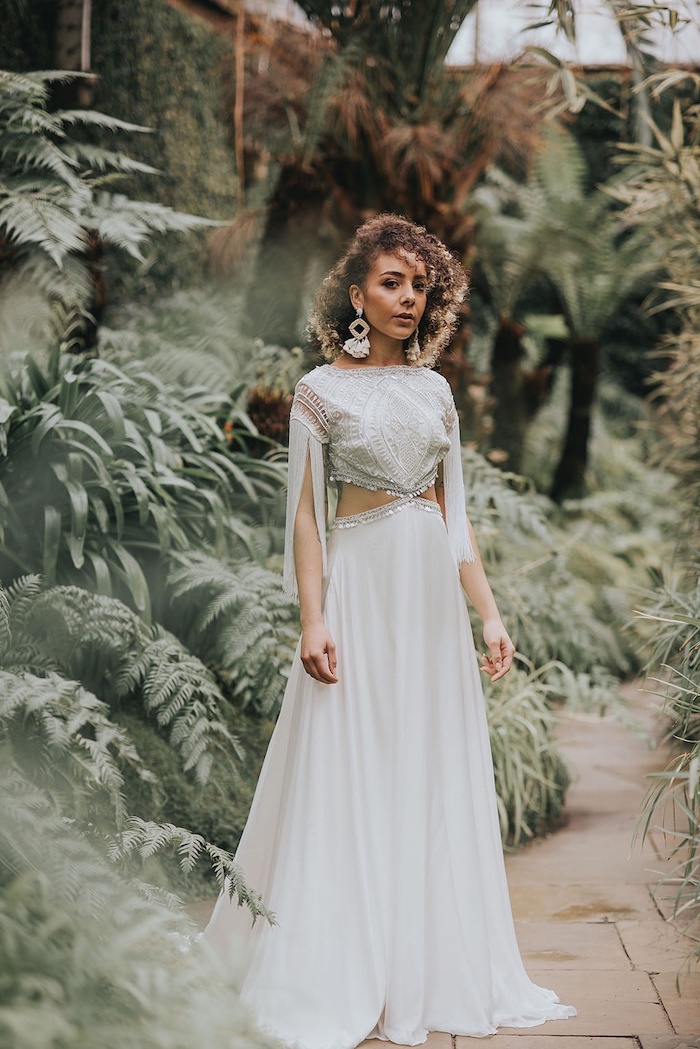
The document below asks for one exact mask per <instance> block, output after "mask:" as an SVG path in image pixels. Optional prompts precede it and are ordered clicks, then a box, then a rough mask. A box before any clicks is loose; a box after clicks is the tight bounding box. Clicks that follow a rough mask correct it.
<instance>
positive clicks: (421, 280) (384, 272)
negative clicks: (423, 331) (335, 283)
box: [350, 252, 428, 341]
mask: <svg viewBox="0 0 700 1049" xmlns="http://www.w3.org/2000/svg"><path fill="white" fill-rule="evenodd" d="M427 287H428V278H427V273H426V269H425V264H424V263H423V262H421V260H420V259H418V258H416V256H415V255H413V254H412V253H410V252H402V253H401V254H400V255H378V256H377V258H376V259H375V261H374V265H373V266H372V269H371V270H370V272H369V273H368V275H367V279H366V281H365V286H364V287H363V288H360V287H359V286H358V285H357V284H353V285H352V287H351V288H350V301H351V302H352V304H353V306H354V307H355V308H357V307H358V306H361V307H362V309H363V310H364V314H365V320H366V321H367V323H368V324H369V326H370V329H371V330H370V341H371V337H372V330H373V331H374V332H375V333H376V332H380V333H381V334H382V335H384V336H385V337H387V338H389V339H397V340H400V341H403V340H404V339H408V338H410V337H411V335H412V334H413V332H414V331H415V330H416V328H417V327H418V323H419V321H420V319H421V317H422V316H423V314H424V312H425V304H426V298H427Z"/></svg>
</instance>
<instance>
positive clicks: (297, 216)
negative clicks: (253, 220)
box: [246, 164, 326, 347]
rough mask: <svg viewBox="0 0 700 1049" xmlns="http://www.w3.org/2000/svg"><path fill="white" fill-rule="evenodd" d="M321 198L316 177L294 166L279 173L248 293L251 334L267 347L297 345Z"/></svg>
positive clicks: (319, 180)
mask: <svg viewBox="0 0 700 1049" xmlns="http://www.w3.org/2000/svg"><path fill="white" fill-rule="evenodd" d="M325 199H326V187H325V182H324V180H323V179H322V177H321V176H320V175H319V173H317V172H313V171H305V170H303V169H302V168H301V167H299V166H297V165H295V164H290V165H288V166H287V167H285V168H283V169H282V171H281V172H280V177H279V180H278V183H277V187H276V189H275V192H274V194H273V197H272V199H271V201H270V205H269V208H268V213H267V222H266V224H265V232H264V233H263V237H262V240H261V243H260V248H259V250H258V257H257V260H256V263H255V267H254V270H253V274H252V280H251V282H250V284H249V286H248V294H247V309H246V312H247V326H248V329H249V331H250V334H251V335H255V336H257V337H258V338H260V339H263V340H264V341H265V342H267V343H273V344H275V345H278V346H289V347H292V346H295V345H298V343H299V338H300V335H301V332H300V317H301V316H302V311H303V309H304V307H305V305H306V303H305V295H306V293H307V287H306V284H307V273H308V268H309V264H310V262H311V261H312V259H313V258H314V255H315V253H316V252H317V250H318V242H319V226H320V225H321V218H322V212H323V206H324V203H325Z"/></svg>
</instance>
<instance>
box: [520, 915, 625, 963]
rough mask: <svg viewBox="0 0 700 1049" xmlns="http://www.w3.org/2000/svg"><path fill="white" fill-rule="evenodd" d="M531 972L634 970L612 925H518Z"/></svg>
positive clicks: (524, 958) (535, 923)
mask: <svg viewBox="0 0 700 1049" xmlns="http://www.w3.org/2000/svg"><path fill="white" fill-rule="evenodd" d="M516 932H517V936H518V943H519V944H520V950H521V953H522V956H523V960H524V962H525V966H526V968H528V969H618V970H619V969H622V970H629V969H630V968H631V966H630V964H629V961H628V959H627V956H626V955H625V952H624V951H623V949H622V945H621V943H620V939H619V937H618V935H617V932H616V931H615V926H614V925H613V924H612V923H608V924H605V923H600V924H596V923H591V924H586V923H578V922H516Z"/></svg>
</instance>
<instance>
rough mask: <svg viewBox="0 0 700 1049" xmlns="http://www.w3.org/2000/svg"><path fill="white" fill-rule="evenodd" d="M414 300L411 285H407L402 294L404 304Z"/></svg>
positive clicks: (414, 295)
mask: <svg viewBox="0 0 700 1049" xmlns="http://www.w3.org/2000/svg"><path fill="white" fill-rule="evenodd" d="M415 298H416V294H415V292H414V290H413V285H409V286H408V287H406V288H404V292H403V299H404V302H414V301H415Z"/></svg>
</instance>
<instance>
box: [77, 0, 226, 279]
mask: <svg viewBox="0 0 700 1049" xmlns="http://www.w3.org/2000/svg"><path fill="white" fill-rule="evenodd" d="M92 65H93V69H94V70H95V72H96V73H98V74H99V81H98V84H97V88H96V95H95V108H97V109H101V110H103V111H104V112H107V113H113V114H118V115H119V116H120V117H122V119H125V120H130V121H133V122H134V123H136V124H141V125H144V126H146V127H149V128H152V129H153V133H152V134H150V135H144V136H138V137H137V139H136V141H135V140H134V136H129V137H128V141H127V140H126V138H125V141H124V142H123V143H122V142H118V143H116V146H117V148H123V149H124V151H125V152H129V153H131V154H132V155H136V156H137V157H138V159H139V160H143V161H145V162H146V163H148V164H151V165H152V166H153V167H155V168H157V169H158V170H159V171H161V172H164V174H163V175H160V176H148V175H145V176H139V178H138V181H137V182H136V183H135V184H134V183H132V190H131V192H132V194H133V195H134V196H137V197H145V198H147V199H154V200H158V201H159V202H160V203H162V204H168V205H170V206H171V207H173V208H176V209H177V210H178V211H187V212H191V213H193V214H196V215H204V216H206V217H207V218H217V219H218V218H221V219H226V218H230V217H231V216H232V214H233V212H234V210H235V205H236V186H235V170H234V160H233V148H232V146H231V145H230V143H229V134H228V130H227V115H226V112H225V107H224V91H223V85H224V83H225V81H226V78H227V75H228V72H229V70H230V69H232V66H233V46H232V42H230V41H229V40H228V39H227V38H226V37H225V36H222V35H221V34H219V33H216V32H214V31H213V30H211V29H210V28H209V27H208V26H206V25H204V24H203V23H202V22H200V21H199V20H198V19H196V18H193V17H191V16H189V15H187V14H185V13H183V12H181V11H178V10H176V9H174V8H173V7H171V6H170V5H169V4H168V3H165V2H164V0H103V2H102V3H100V4H99V5H96V6H95V8H94V9H93V26H92ZM205 264H206V244H205V241H204V238H202V237H190V238H187V239H184V238H169V239H168V240H167V241H165V242H164V243H163V244H162V245H161V246H160V247H159V249H158V251H157V252H156V255H155V257H154V260H153V265H152V267H150V268H149V276H148V283H149V284H150V285H151V286H155V290H161V289H162V290H165V289H166V288H168V289H169V288H174V287H177V286H182V285H183V284H185V283H188V282H189V281H192V280H194V281H197V280H198V278H199V277H200V276H201V274H202V270H203V269H204V267H205Z"/></svg>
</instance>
